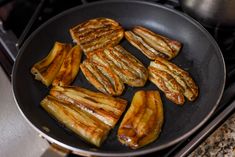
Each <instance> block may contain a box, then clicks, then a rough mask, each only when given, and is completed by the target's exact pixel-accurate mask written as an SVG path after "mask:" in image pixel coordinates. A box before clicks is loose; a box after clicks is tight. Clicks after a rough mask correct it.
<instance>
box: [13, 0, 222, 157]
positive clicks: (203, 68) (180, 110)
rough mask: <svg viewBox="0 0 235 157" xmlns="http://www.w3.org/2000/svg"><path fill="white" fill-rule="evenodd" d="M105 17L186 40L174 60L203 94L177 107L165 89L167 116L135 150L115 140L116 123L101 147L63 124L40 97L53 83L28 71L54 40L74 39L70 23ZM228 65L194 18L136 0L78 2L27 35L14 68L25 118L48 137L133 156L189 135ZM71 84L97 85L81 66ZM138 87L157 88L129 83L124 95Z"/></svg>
mask: <svg viewBox="0 0 235 157" xmlns="http://www.w3.org/2000/svg"><path fill="white" fill-rule="evenodd" d="M96 17H107V18H112V19H114V20H116V21H118V22H119V23H120V24H121V25H122V26H123V27H124V28H125V29H126V30H128V29H131V28H132V27H134V26H136V25H140V26H144V27H147V28H149V29H151V30H152V31H154V32H158V33H160V34H162V35H164V36H167V37H169V38H172V39H175V40H178V41H180V42H182V43H183V48H182V50H181V52H180V53H179V55H178V56H177V57H176V58H175V59H173V60H172V62H174V63H175V64H177V65H178V66H180V67H181V68H183V69H185V70H186V71H188V72H189V73H190V74H191V75H192V77H193V78H194V80H195V81H196V83H197V84H198V86H199V90H200V92H199V93H200V94H199V98H198V99H197V100H196V101H195V102H188V101H187V102H186V103H185V104H184V106H177V105H175V104H173V103H171V102H170V101H169V100H167V99H166V98H165V96H164V94H163V93H161V97H162V101H163V104H164V115H165V121H164V126H163V129H162V132H161V134H160V137H159V139H157V140H156V141H155V142H153V143H151V144H149V145H147V146H145V147H143V148H140V149H137V150H132V149H130V148H128V147H126V146H123V145H122V144H120V143H119V142H118V140H117V136H116V135H117V128H118V126H119V123H118V124H117V126H116V127H115V129H114V130H112V131H111V132H110V134H109V136H108V138H107V139H106V140H105V142H104V143H103V144H102V146H101V147H100V148H96V147H95V146H92V145H90V144H88V143H86V142H84V141H83V140H81V139H80V138H79V137H78V136H76V135H75V134H74V133H72V132H70V131H69V130H67V129H65V128H63V127H62V126H61V125H59V124H58V123H57V122H56V121H55V120H54V119H53V118H51V117H50V116H49V115H48V114H47V112H46V111H44V110H43V108H41V107H40V105H39V103H40V101H41V100H42V99H43V98H44V97H45V96H46V95H47V94H48V91H49V89H50V88H47V87H45V86H44V85H43V84H42V83H41V82H39V81H36V80H35V79H34V77H33V75H32V74H31V73H30V69H31V67H32V66H33V64H34V63H35V62H37V61H39V60H40V59H42V58H43V57H45V56H46V55H47V54H48V52H49V50H50V49H51V48H52V46H53V44H54V42H55V41H60V42H68V43H72V42H73V41H72V38H71V36H70V34H69V28H71V27H72V26H75V25H77V24H79V23H81V22H83V21H85V20H88V19H92V18H96ZM120 44H121V45H122V46H123V47H124V48H126V49H127V50H128V51H129V52H131V53H132V54H133V55H134V56H136V57H137V58H138V59H139V60H140V61H141V62H142V63H143V64H144V65H145V66H146V67H147V66H148V64H149V60H148V59H147V57H145V56H144V55H143V54H142V53H141V52H140V51H138V50H137V49H136V48H134V47H133V46H131V45H130V44H129V43H128V42H127V41H126V40H125V39H123V40H122V41H121V43H120ZM225 73H226V72H225V64H224V60H223V57H222V54H221V52H220V49H219V47H218V45H217V44H216V42H215V41H214V39H213V38H212V37H211V36H210V35H209V33H208V32H207V31H206V30H205V29H204V28H203V27H202V26H201V25H200V24H199V23H197V22H196V21H194V20H193V19H192V18H190V17H187V16H185V15H183V14H182V13H178V12H177V11H174V10H171V9H168V8H165V7H163V6H160V5H156V4H152V3H147V2H138V1H137V2H136V1H124V2H118V1H111V2H107V1H106V2H99V3H92V4H88V5H84V6H79V7H75V8H73V9H70V10H68V11H65V12H63V13H61V14H59V15H58V16H56V17H54V18H52V19H50V20H49V21H48V22H46V23H45V24H43V25H42V26H41V27H39V28H38V29H37V30H36V31H35V32H34V33H32V34H31V35H30V37H29V38H28V39H27V40H26V42H25V43H24V45H23V46H22V48H21V49H20V52H19V55H18V56H17V59H16V62H15V64H14V69H13V76H12V81H13V83H12V84H13V92H14V96H15V100H16V102H17V104H18V107H19V109H20V111H21V112H22V114H23V116H24V117H25V119H26V120H27V121H28V122H29V123H30V124H31V126H32V127H34V128H35V129H36V130H37V131H38V132H39V133H40V134H42V135H43V136H44V137H45V138H46V139H47V140H49V141H51V142H53V143H56V144H58V145H60V146H63V147H65V148H67V149H70V150H72V151H76V152H80V153H85V154H90V155H102V156H134V155H143V154H147V153H150V152H154V151H158V150H161V149H164V148H167V147H169V146H171V145H173V144H176V143H177V142H179V141H181V140H182V139H184V138H186V137H188V136H189V135H191V134H192V133H193V132H195V131H196V130H197V129H199V128H200V126H202V124H204V123H205V122H206V121H207V120H208V118H209V117H210V116H211V114H212V113H213V111H214V110H215V108H216V106H217V105H218V103H219V101H220V98H221V96H222V93H223V89H224V85H225ZM73 85H76V86H81V87H85V88H87V89H90V90H94V91H96V89H95V88H94V87H93V86H92V85H90V84H89V83H88V82H87V80H86V79H85V77H84V76H83V74H82V73H81V71H80V72H79V74H78V76H77V78H76V80H75V81H74V82H73ZM140 89H144V90H149V89H154V90H157V87H156V86H154V85H153V84H152V83H150V82H149V81H148V82H147V83H146V85H145V86H144V87H142V88H132V87H127V86H126V90H125V92H124V93H123V94H122V95H121V97H122V98H124V99H127V100H128V102H129V104H130V102H131V100H132V97H133V94H134V93H135V92H136V91H137V90H140Z"/></svg>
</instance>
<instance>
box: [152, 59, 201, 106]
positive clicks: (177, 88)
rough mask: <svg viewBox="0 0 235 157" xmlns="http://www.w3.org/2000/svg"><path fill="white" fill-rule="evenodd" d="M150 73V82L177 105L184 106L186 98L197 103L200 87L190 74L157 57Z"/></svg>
mask: <svg viewBox="0 0 235 157" xmlns="http://www.w3.org/2000/svg"><path fill="white" fill-rule="evenodd" d="M148 71H149V80H150V81H151V82H152V83H154V84H155V85H156V86H157V87H158V88H159V89H160V90H162V91H163V92H164V93H165V95H166V97H167V98H168V99H169V100H171V101H172V102H174V103H175V104H179V105H182V104H184V102H185V100H184V97H186V98H187V99H188V100H189V101H195V100H196V98H197V97H198V93H199V87H198V85H197V84H196V83H195V81H194V80H193V78H192V77H191V76H190V74H189V73H188V72H186V71H184V70H183V69H181V68H179V67H178V66H177V65H175V64H174V63H171V62H169V61H167V60H166V59H164V58H161V57H157V58H156V60H155V61H151V62H150V65H149V67H148Z"/></svg>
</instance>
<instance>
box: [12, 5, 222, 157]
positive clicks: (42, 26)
mask: <svg viewBox="0 0 235 157" xmlns="http://www.w3.org/2000/svg"><path fill="white" fill-rule="evenodd" d="M109 3H135V4H136V3H139V4H144V5H149V6H154V7H158V8H160V9H164V10H167V11H169V12H172V13H174V14H177V15H178V16H180V17H181V18H184V19H185V20H187V21H189V22H190V23H191V24H193V25H194V26H195V27H197V28H198V29H199V30H200V31H202V32H203V34H204V35H205V36H206V37H207V38H208V40H210V42H211V44H212V45H213V46H214V47H215V48H216V49H217V52H216V53H217V56H218V57H219V58H220V59H221V62H222V65H223V71H224V73H223V78H222V79H223V80H222V81H223V84H222V85H220V88H221V93H220V94H219V97H218V98H217V100H216V103H215V105H214V106H213V108H212V110H211V111H210V112H209V113H208V115H207V116H206V117H204V119H203V120H202V121H201V122H200V123H198V124H197V126H195V127H194V128H193V129H191V130H190V131H188V132H187V133H185V134H183V135H182V136H180V137H178V138H176V139H174V140H172V141H170V142H168V143H166V144H163V145H160V146H157V147H154V148H148V149H145V150H135V151H133V152H124V153H122V152H108V151H104V152H96V151H92V150H83V149H79V148H77V147H73V146H70V145H67V144H65V143H63V142H60V141H59V140H56V139H54V138H52V137H50V136H49V135H47V134H46V133H44V132H43V131H41V130H40V129H39V128H38V127H36V126H35V125H34V124H33V123H32V122H31V121H30V120H29V119H28V118H27V115H25V114H24V112H23V111H22V110H21V107H20V105H19V104H18V101H17V97H16V95H15V91H16V89H15V88H16V87H15V81H14V78H15V75H16V74H15V73H16V72H15V71H16V70H15V69H17V68H16V67H17V65H18V63H19V58H20V57H21V56H22V53H21V51H23V49H25V47H26V46H27V45H28V43H29V42H30V41H31V39H32V38H33V36H35V34H37V33H38V32H39V31H40V30H41V29H43V28H44V27H45V26H46V25H48V24H49V23H51V22H53V21H55V20H56V19H58V18H60V17H61V16H64V15H66V14H69V13H70V12H73V11H75V10H77V9H81V8H86V7H89V6H93V5H97V4H109ZM225 81H226V68H225V61H224V58H223V55H222V52H221V50H220V48H219V46H218V44H217V43H216V41H215V40H214V38H213V37H212V36H211V35H210V34H209V32H208V31H207V30H206V29H205V28H204V27H203V26H202V25H201V24H200V23H199V22H197V21H196V20H194V19H193V18H191V17H190V16H188V15H186V14H183V13H181V12H178V11H176V10H173V9H170V8H167V7H165V6H162V5H159V4H155V3H152V2H146V1H138V0H136V1H118V0H112V1H102V2H93V3H88V4H84V5H81V6H75V7H74V8H71V9H68V10H65V11H63V12H61V13H60V14H58V15H56V16H54V17H52V18H50V19H49V20H48V21H46V22H45V23H43V24H42V25H41V26H40V27H39V28H37V29H36V30H35V31H34V32H33V33H32V34H31V35H30V36H29V37H28V38H27V40H26V41H25V42H24V44H23V46H22V47H21V49H20V50H19V53H18V55H17V58H16V61H15V63H14V66H13V70H12V92H13V96H14V100H15V102H16V105H17V108H18V109H19V111H20V113H21V115H22V116H23V117H24V119H26V121H27V122H28V123H29V124H30V125H31V127H33V128H34V129H35V130H36V131H37V132H38V133H39V134H40V135H41V136H43V137H44V138H46V139H47V140H48V141H50V142H52V143H56V144H58V145H60V146H62V147H64V148H66V149H69V150H71V151H74V152H79V153H82V154H89V155H97V156H133V155H134V156H136V155H144V154H148V153H152V152H156V151H159V150H162V149H165V148H168V147H170V146H172V145H174V144H177V143H178V142H180V141H182V140H183V139H186V138H187V137H189V136H190V135H192V134H193V133H194V132H195V131H196V130H198V129H199V128H200V127H201V126H202V125H203V124H204V123H205V122H206V121H207V120H208V119H209V118H210V117H211V115H212V114H213V113H214V111H215V109H216V108H217V106H218V104H219V102H220V100H221V98H222V95H223V91H224V88H225Z"/></svg>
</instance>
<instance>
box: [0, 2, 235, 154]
mask: <svg viewBox="0 0 235 157" xmlns="http://www.w3.org/2000/svg"><path fill="white" fill-rule="evenodd" d="M90 2H92V0H90V1H88V0H70V1H66V0H47V1H46V0H12V1H9V2H8V3H4V5H2V4H1V3H0V5H2V6H0V19H1V21H2V23H0V62H1V65H2V67H3V68H4V69H5V72H6V73H7V75H8V76H9V79H10V77H11V70H12V66H13V63H14V59H15V57H16V55H17V47H16V44H17V45H18V46H19V47H20V46H21V45H22V43H23V42H24V40H25V39H26V38H27V37H28V35H29V34H30V33H32V32H33V31H34V30H35V29H36V28H38V27H39V26H40V25H41V24H42V23H44V22H45V21H47V20H48V19H50V18H51V17H53V16H55V15H56V14H58V13H60V12H62V11H64V10H66V9H69V8H72V7H74V6H77V5H83V4H84V3H90ZM152 2H153V3H158V4H162V5H165V6H166V7H170V8H172V9H175V10H178V11H181V12H182V10H181V7H180V5H179V2H178V0H152ZM2 12H4V13H2ZM32 14H33V15H32ZM207 30H208V31H209V32H210V33H211V35H212V36H213V37H214V38H215V40H216V41H217V42H218V44H219V46H220V48H221V50H222V52H223V56H224V59H225V63H226V70H227V78H228V79H227V82H226V89H225V94H224V96H223V99H222V101H221V103H220V105H219V107H218V109H217V110H216V113H215V114H214V115H213V116H212V117H211V119H210V120H209V121H208V123H207V124H205V125H204V126H203V127H202V129H203V128H204V129H206V131H204V132H201V131H200V130H198V131H197V132H196V133H195V134H193V135H192V136H190V137H189V138H188V139H185V140H183V141H181V142H180V143H178V144H176V145H174V146H172V147H170V148H167V149H164V150H162V151H159V152H156V153H154V154H152V155H154V156H171V155H173V154H177V153H178V152H179V151H180V150H185V148H187V150H185V151H184V152H186V151H187V153H188V152H190V151H192V150H193V148H194V147H195V146H196V145H198V144H199V143H200V140H201V139H203V138H202V137H204V138H205V137H206V136H208V135H209V133H210V132H209V131H208V130H209V129H211V128H212V126H213V127H216V125H215V124H219V122H221V121H223V120H224V118H225V115H223V116H221V115H220V114H221V113H223V111H225V110H226V109H227V112H226V114H227V115H228V114H229V113H230V112H232V110H233V108H231V107H230V108H229V109H228V108H226V107H227V106H228V104H229V103H230V102H231V101H232V100H233V97H234V93H235V84H234V83H233V80H234V79H235V30H229V31H228V30H220V29H216V28H214V29H209V28H207ZM228 110H229V111H228ZM216 118H217V121H216V122H214V123H213V125H212V124H211V123H212V122H213V120H214V119H216ZM209 126H210V128H207V127H209ZM199 135H201V136H199ZM198 136H199V137H198ZM198 139H200V140H198ZM191 140H192V141H195V142H194V143H190V141H191ZM181 154H184V153H182V152H181ZM184 155H185V154H184ZM70 156H76V155H74V154H70Z"/></svg>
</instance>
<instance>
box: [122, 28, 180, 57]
mask: <svg viewBox="0 0 235 157" xmlns="http://www.w3.org/2000/svg"><path fill="white" fill-rule="evenodd" d="M125 37H126V39H127V40H128V41H129V42H130V43H131V44H132V45H133V46H135V47H136V48H137V49H139V50H140V51H141V52H142V53H143V54H145V55H146V56H147V57H148V58H149V59H151V60H154V59H155V58H156V57H163V58H165V59H168V60H171V59H172V58H174V57H175V56H176V55H177V54H178V53H179V51H180V49H181V47H182V44H181V43H180V42H178V41H176V40H172V39H169V38H166V37H164V36H162V35H159V34H156V33H154V32H152V31H150V30H149V29H146V28H144V27H141V26H136V27H135V28H134V29H133V30H132V31H126V32H125Z"/></svg>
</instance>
